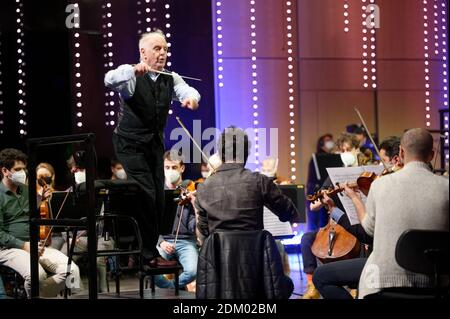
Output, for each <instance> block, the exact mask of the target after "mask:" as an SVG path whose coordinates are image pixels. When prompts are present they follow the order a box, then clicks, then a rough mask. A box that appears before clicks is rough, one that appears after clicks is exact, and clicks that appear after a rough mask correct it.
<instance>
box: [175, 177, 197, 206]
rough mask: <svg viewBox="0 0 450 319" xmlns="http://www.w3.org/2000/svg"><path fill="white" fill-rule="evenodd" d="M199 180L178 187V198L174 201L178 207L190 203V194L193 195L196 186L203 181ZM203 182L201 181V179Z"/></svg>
mask: <svg viewBox="0 0 450 319" xmlns="http://www.w3.org/2000/svg"><path fill="white" fill-rule="evenodd" d="M199 180H200V178H199V179H198V180H197V181H195V182H194V181H189V183H188V184H187V185H186V186H181V185H178V186H177V189H178V190H180V196H179V197H178V198H177V199H176V201H177V202H178V206H186V205H187V204H189V203H190V201H191V199H190V196H191V194H195V192H196V191H197V186H198V184H200V183H202V182H203V181H201V182H200V181H199ZM202 180H203V179H202Z"/></svg>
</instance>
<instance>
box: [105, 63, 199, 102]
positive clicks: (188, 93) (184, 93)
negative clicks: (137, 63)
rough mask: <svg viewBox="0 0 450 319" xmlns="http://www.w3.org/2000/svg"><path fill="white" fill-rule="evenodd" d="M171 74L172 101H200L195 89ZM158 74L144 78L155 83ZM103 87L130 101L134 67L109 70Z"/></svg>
mask: <svg viewBox="0 0 450 319" xmlns="http://www.w3.org/2000/svg"><path fill="white" fill-rule="evenodd" d="M172 74H173V84H174V87H173V90H174V94H173V97H172V99H173V100H176V101H180V102H182V101H183V100H184V99H187V98H192V99H195V100H197V102H198V101H200V94H199V93H198V91H197V90H196V89H194V88H193V87H191V86H189V85H188V84H187V83H186V82H185V81H184V80H183V78H182V77H181V76H179V75H178V74H177V73H175V72H172ZM159 75H160V74H159V73H155V72H149V73H148V74H147V75H146V76H150V78H151V79H152V80H153V81H156V79H157V78H158V76H159ZM105 86H106V87H108V88H110V89H112V90H115V91H117V92H118V93H119V94H120V96H121V97H122V98H123V99H124V100H128V99H130V98H131V97H132V96H133V94H134V89H135V88H136V75H135V73H134V67H133V66H132V65H130V64H122V65H121V66H119V67H118V68H117V69H115V70H111V71H109V72H108V73H106V75H105Z"/></svg>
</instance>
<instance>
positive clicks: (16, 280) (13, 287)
mask: <svg viewBox="0 0 450 319" xmlns="http://www.w3.org/2000/svg"><path fill="white" fill-rule="evenodd" d="M0 277H2V278H3V283H4V285H5V290H6V294H7V295H8V296H11V297H13V298H14V299H26V298H27V293H26V292H25V288H24V280H23V278H22V277H21V276H20V275H19V274H18V273H17V272H16V271H14V270H13V269H11V268H9V267H7V266H4V265H0Z"/></svg>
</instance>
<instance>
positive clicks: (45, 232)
mask: <svg viewBox="0 0 450 319" xmlns="http://www.w3.org/2000/svg"><path fill="white" fill-rule="evenodd" d="M38 184H39V186H41V187H42V194H44V193H45V192H46V191H47V189H48V188H49V187H50V188H51V186H50V184H51V178H50V177H43V178H39V179H38ZM39 215H40V218H41V219H49V218H51V210H50V206H49V203H48V199H47V198H46V199H44V200H42V201H41V203H40V204H39ZM50 233H51V228H50V226H39V239H40V240H41V241H43V242H44V245H43V246H45V245H49V244H50V243H51V237H50Z"/></svg>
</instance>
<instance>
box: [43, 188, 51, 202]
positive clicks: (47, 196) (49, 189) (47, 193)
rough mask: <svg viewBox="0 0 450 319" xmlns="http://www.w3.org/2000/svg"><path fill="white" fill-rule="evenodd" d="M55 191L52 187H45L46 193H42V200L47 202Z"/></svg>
mask: <svg viewBox="0 0 450 319" xmlns="http://www.w3.org/2000/svg"><path fill="white" fill-rule="evenodd" d="M52 193H53V189H52V188H51V187H50V186H47V185H46V186H45V187H44V191H43V192H42V200H46V199H48V198H50V196H52Z"/></svg>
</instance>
